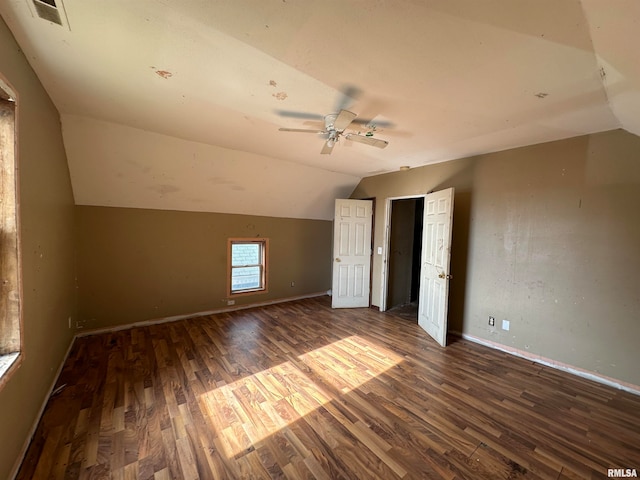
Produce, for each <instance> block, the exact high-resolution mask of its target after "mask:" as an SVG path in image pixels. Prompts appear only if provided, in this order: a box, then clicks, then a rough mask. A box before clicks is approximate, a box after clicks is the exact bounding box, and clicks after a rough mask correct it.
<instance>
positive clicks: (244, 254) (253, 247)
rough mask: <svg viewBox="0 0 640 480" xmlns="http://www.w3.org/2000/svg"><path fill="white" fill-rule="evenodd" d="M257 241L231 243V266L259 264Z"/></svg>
mask: <svg viewBox="0 0 640 480" xmlns="http://www.w3.org/2000/svg"><path fill="white" fill-rule="evenodd" d="M260 257H261V255H260V244H259V243H239V244H238V243H234V244H232V245H231V266H232V267H237V266H242V265H259V264H261V263H262V259H261V258H260Z"/></svg>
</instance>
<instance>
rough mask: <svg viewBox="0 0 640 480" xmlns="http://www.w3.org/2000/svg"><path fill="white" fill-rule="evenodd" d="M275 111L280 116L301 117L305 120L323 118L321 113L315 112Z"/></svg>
mask: <svg viewBox="0 0 640 480" xmlns="http://www.w3.org/2000/svg"><path fill="white" fill-rule="evenodd" d="M275 112H276V113H277V114H278V115H280V116H281V117H287V118H301V119H305V120H322V119H323V118H324V116H323V115H319V114H317V113H307V112H295V111H292V110H276V111H275Z"/></svg>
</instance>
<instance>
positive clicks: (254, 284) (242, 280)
mask: <svg viewBox="0 0 640 480" xmlns="http://www.w3.org/2000/svg"><path fill="white" fill-rule="evenodd" d="M260 287H262V285H261V275H260V267H236V268H233V269H232V270H231V291H232V292H235V291H237V290H250V289H253V288H260Z"/></svg>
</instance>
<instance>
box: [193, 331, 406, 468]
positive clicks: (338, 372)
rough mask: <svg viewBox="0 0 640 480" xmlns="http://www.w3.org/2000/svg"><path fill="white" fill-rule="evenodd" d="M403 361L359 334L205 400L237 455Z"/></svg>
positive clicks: (226, 446) (222, 439)
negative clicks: (319, 379) (314, 379)
mask: <svg viewBox="0 0 640 480" xmlns="http://www.w3.org/2000/svg"><path fill="white" fill-rule="evenodd" d="M402 360H403V358H402V357H401V356H399V355H397V354H395V353H393V352H391V351H390V350H387V349H384V348H381V347H379V346H377V345H376V344H374V343H371V342H369V341H367V340H365V339H363V338H362V337H360V336H357V335H353V336H351V337H347V338H344V339H341V340H338V341H336V342H333V343H331V344H329V345H325V346H324V347H321V348H318V349H316V350H313V351H311V352H308V353H305V354H303V355H300V356H299V357H297V358H296V359H292V360H289V361H287V362H284V363H281V364H278V365H275V366H273V367H271V368H269V369H266V370H263V371H261V372H258V373H256V374H254V375H250V376H247V377H244V378H242V379H240V380H238V381H236V382H233V383H231V384H228V385H224V386H222V387H219V388H217V389H216V390H213V391H211V392H207V393H206V394H203V395H202V396H201V397H200V402H201V404H202V405H203V406H204V408H205V409H206V411H207V412H208V414H209V417H210V418H211V420H212V423H213V425H214V428H215V429H216V432H217V434H218V438H217V441H218V442H219V445H218V446H219V447H222V449H223V450H224V452H225V454H226V455H227V457H229V458H231V457H236V456H238V455H240V454H242V453H243V452H247V451H251V449H252V448H253V447H254V446H255V445H256V444H257V443H258V442H260V441H261V440H264V439H266V438H267V437H270V436H271V435H274V434H277V433H278V432H280V431H282V430H283V429H284V428H286V427H287V426H288V425H291V424H292V423H294V422H296V421H298V420H300V419H301V418H303V417H305V416H307V415H309V414H311V413H312V412H314V411H316V410H317V409H318V408H320V407H322V406H323V405H326V404H327V403H329V402H330V401H331V399H332V398H336V397H337V396H339V395H341V394H345V393H348V392H350V391H352V390H354V389H356V388H359V387H361V386H362V385H363V384H365V383H366V382H368V381H370V380H372V379H374V378H375V377H377V376H378V375H381V374H383V373H384V372H385V371H387V370H388V369H390V368H392V367H394V366H395V365H398V364H399V363H400V362H401V361H402ZM310 375H317V376H318V377H320V378H321V381H320V382H317V383H316V382H314V381H313V380H312V379H311V378H310Z"/></svg>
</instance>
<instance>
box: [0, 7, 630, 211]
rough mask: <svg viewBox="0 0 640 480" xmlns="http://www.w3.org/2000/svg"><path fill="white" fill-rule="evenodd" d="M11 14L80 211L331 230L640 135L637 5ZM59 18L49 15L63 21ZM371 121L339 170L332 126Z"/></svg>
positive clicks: (360, 126) (347, 148) (18, 10)
mask: <svg viewBox="0 0 640 480" xmlns="http://www.w3.org/2000/svg"><path fill="white" fill-rule="evenodd" d="M34 1H37V0H6V1H4V2H1V3H0V13H1V14H2V17H3V19H4V20H5V22H6V23H7V25H8V26H9V28H10V29H11V31H12V32H13V34H14V36H15V37H16V39H17V41H18V43H19V44H20V46H21V48H22V49H23V51H24V52H25V55H26V57H27V59H28V61H29V62H30V64H31V65H32V67H33V69H34V70H35V72H36V73H37V75H38V76H39V78H40V79H41V81H42V83H43V85H44V87H45V88H46V90H47V91H48V93H49V95H50V96H51V98H52V100H53V101H54V103H55V105H56V106H57V108H58V110H59V112H60V115H61V120H62V127H63V137H64V142H65V147H66V149H67V156H68V160H69V166H70V172H71V177H72V184H73V189H74V195H75V198H76V203H78V204H83V205H107V206H121V207H137V208H159V209H172V210H191V211H214V212H227V213H244V214H255V215H266V216H282V217H293V218H318V219H330V218H332V216H333V199H334V198H336V197H345V196H348V195H349V194H350V193H351V191H352V190H353V188H354V187H355V186H356V185H357V183H358V181H359V180H360V179H361V178H362V177H366V176H370V175H374V174H379V173H383V172H389V171H395V170H397V169H398V168H400V167H401V166H410V167H416V166H421V165H426V164H429V163H435V162H442V161H446V160H451V159H455V158H461V157H466V156H470V155H476V154H482V153H487V152H492V151H499V150H504V149H507V148H512V147H518V146H524V145H530V144H535V143H540V142H545V141H551V140H558V139H562V138H568V137H573V136H577V135H583V134H587V133H593V132H599V131H605V130H610V129H614V128H623V129H625V130H627V131H629V132H631V133H634V134H636V135H640V62H638V59H637V53H636V50H637V49H636V48H634V47H632V46H633V45H640V28H639V27H640V2H638V1H637V0H609V1H607V2H603V1H602V0H581V1H579V0H562V1H558V0H539V1H536V2H531V1H524V0H490V1H489V0H487V1H482V2H479V1H477V0H420V1H418V0H389V1H382V0H368V1H364V0H341V1H333V0H324V1H322V2H312V1H300V0H298V1H294V0H246V1H239V0H220V1H213V2H205V1H196V0H193V1H190V0H184V1H179V2H167V1H159V0H136V1H131V0H111V1H109V2H87V1H86V0H64V3H63V2H62V0H55V3H56V4H57V7H58V8H59V9H60V12H61V13H62V14H61V15H60V16H61V18H62V19H63V20H64V21H63V22H62V23H63V25H58V24H55V23H53V22H51V21H48V20H45V19H42V18H40V17H39V16H38V14H37V11H36V9H35V8H34V4H33V2H34ZM53 1H54V0H48V2H47V3H51V2H53ZM340 109H348V110H350V111H352V112H354V113H355V114H357V121H355V122H353V123H351V124H350V125H349V126H348V127H347V129H346V130H345V133H352V134H357V133H360V134H361V135H365V136H366V135H368V136H371V137H372V138H377V139H381V140H387V141H388V142H389V145H388V146H387V147H386V148H375V147H372V146H370V145H367V144H363V143H360V142H350V141H348V140H346V139H345V136H343V137H342V138H339V141H338V144H337V145H336V146H335V147H334V148H333V150H332V153H331V155H323V154H321V153H320V152H321V150H322V147H323V145H324V142H325V138H324V136H323V135H321V134H309V133H298V132H287V131H280V130H279V128H288V129H311V130H322V129H323V128H324V122H323V116H324V115H327V114H332V113H333V114H335V113H338V111H339V110H340Z"/></svg>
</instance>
